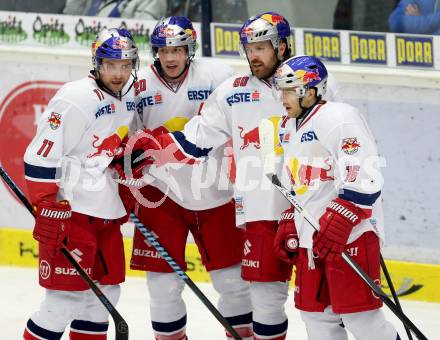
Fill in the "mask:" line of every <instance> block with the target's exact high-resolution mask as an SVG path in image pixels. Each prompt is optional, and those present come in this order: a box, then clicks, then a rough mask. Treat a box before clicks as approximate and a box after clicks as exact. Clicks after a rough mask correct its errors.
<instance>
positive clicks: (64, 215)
mask: <svg viewBox="0 0 440 340" xmlns="http://www.w3.org/2000/svg"><path fill="white" fill-rule="evenodd" d="M71 217H72V211H71V209H70V204H69V202H67V201H62V202H50V201H41V202H40V203H39V204H38V206H37V213H36V220H35V227H34V232H33V236H34V239H36V240H37V241H38V242H39V243H41V244H44V245H45V246H46V247H47V251H48V253H49V255H50V256H55V255H56V253H57V251H58V249H59V248H61V246H62V245H63V241H64V240H65V239H66V237H68V235H69V230H70V218H71Z"/></svg>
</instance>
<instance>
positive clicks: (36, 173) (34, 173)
mask: <svg viewBox="0 0 440 340" xmlns="http://www.w3.org/2000/svg"><path fill="white" fill-rule="evenodd" d="M24 175H25V176H26V177H30V178H38V179H52V180H54V179H60V178H61V168H47V167H44V166H37V165H32V164H28V163H24Z"/></svg>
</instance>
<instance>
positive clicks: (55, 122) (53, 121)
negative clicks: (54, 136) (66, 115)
mask: <svg viewBox="0 0 440 340" xmlns="http://www.w3.org/2000/svg"><path fill="white" fill-rule="evenodd" d="M47 121H48V122H49V125H50V128H51V129H52V130H56V129H58V128H59V127H60V125H61V115H60V114H59V113H55V112H52V113H51V114H50V116H49V119H48V120H47Z"/></svg>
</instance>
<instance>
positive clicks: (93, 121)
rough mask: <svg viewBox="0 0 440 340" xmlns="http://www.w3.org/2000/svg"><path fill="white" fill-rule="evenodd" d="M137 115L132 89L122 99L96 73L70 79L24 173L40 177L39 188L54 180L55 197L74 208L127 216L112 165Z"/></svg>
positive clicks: (43, 121)
mask: <svg viewBox="0 0 440 340" xmlns="http://www.w3.org/2000/svg"><path fill="white" fill-rule="evenodd" d="M130 83H131V80H130V81H129V82H128V84H127V85H126V88H128V86H129V84H130ZM134 117H135V104H134V91H133V90H131V91H130V92H129V93H127V94H126V95H125V96H124V97H123V98H122V100H119V99H116V98H115V97H113V96H111V95H109V94H108V93H106V92H104V91H102V90H101V89H100V88H99V87H98V85H97V84H96V81H95V79H94V77H93V76H92V75H89V76H88V77H86V78H83V79H81V80H78V81H73V82H69V83H66V84H65V85H64V86H63V87H62V88H61V89H60V90H59V91H58V92H57V93H56V94H55V96H54V97H53V98H52V99H51V101H50V102H49V104H48V106H47V109H46V110H45V111H44V113H43V115H42V116H41V117H40V119H39V121H38V126H37V133H36V135H35V137H34V138H33V140H32V141H31V143H30V145H29V146H28V148H27V149H26V153H25V155H24V162H25V176H26V179H27V180H28V181H32V182H39V183H40V184H41V191H44V190H47V188H48V186H47V185H46V186H45V184H50V183H56V184H57V185H58V186H59V190H58V192H57V200H67V201H69V203H70V205H71V207H72V211H75V212H78V213H82V214H85V215H89V216H95V217H99V218H105V219H116V218H120V217H122V216H124V215H125V214H126V212H125V209H124V206H123V204H122V201H121V199H120V198H119V194H118V184H117V183H116V182H115V181H114V180H113V179H112V178H111V177H112V176H111V170H109V169H108V165H109V164H110V162H111V161H112V159H113V156H114V152H115V150H116V148H118V147H119V145H120V143H121V140H122V139H123V138H124V136H125V135H126V134H127V132H128V131H129V129H130V128H131V124H133V122H134Z"/></svg>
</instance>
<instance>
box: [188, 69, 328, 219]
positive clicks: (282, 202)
mask: <svg viewBox="0 0 440 340" xmlns="http://www.w3.org/2000/svg"><path fill="white" fill-rule="evenodd" d="M329 86H332V84H329ZM278 97H279V96H278V93H277V91H276V90H275V88H274V87H273V86H272V84H271V83H269V82H267V81H265V80H259V79H258V78H257V77H255V76H253V75H250V74H243V75H239V76H234V77H231V78H229V79H228V80H226V81H225V82H224V83H222V84H221V85H220V86H219V87H218V88H217V89H216V90H215V91H214V93H213V94H212V95H211V96H210V97H209V99H208V101H207V102H206V104H205V106H204V107H203V109H202V113H201V115H200V116H198V117H195V118H193V119H192V120H191V121H190V122H189V123H188V124H186V126H185V130H184V135H185V138H186V142H188V143H181V142H180V144H182V147H183V149H184V150H185V152H186V153H189V154H192V152H191V149H193V147H192V145H195V146H197V147H198V148H214V149H215V148H216V147H218V146H220V145H223V143H225V142H226V141H227V140H229V139H230V138H232V143H233V149H234V157H235V161H236V181H235V187H234V189H235V199H236V207H238V209H237V211H236V218H237V225H240V224H244V223H245V222H253V221H264V220H269V221H275V220H278V219H279V218H280V215H281V212H282V211H283V210H285V209H287V208H288V207H289V204H288V202H287V201H286V199H285V198H284V197H283V196H282V195H281V194H280V193H279V192H278V191H277V190H276V189H275V188H274V187H273V185H272V183H270V181H269V180H268V179H267V178H266V177H265V175H264V171H263V163H262V158H261V152H260V141H259V134H258V126H259V124H260V122H261V120H263V119H266V118H267V119H270V120H271V121H272V122H273V123H274V126H278V123H279V121H280V119H281V117H282V116H283V115H284V114H285V109H284V107H283V106H282V104H281V102H280V100H279V99H278ZM276 135H278V134H276ZM278 144H279V141H278V139H277V138H276V140H275V145H278ZM282 152H283V150H282V148H281V147H280V146H278V147H277V149H276V154H277V156H278V159H279V161H280V163H281V161H282V158H281V156H282ZM197 156H199V155H197Z"/></svg>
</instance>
